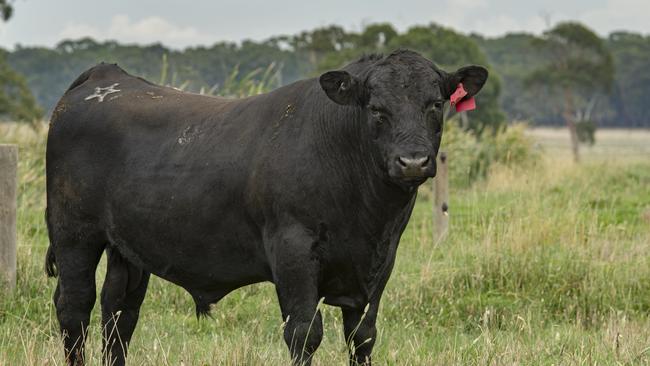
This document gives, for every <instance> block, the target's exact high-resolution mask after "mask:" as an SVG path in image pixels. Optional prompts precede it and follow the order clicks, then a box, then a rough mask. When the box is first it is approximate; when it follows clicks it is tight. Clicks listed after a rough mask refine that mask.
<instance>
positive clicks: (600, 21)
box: [578, 0, 650, 35]
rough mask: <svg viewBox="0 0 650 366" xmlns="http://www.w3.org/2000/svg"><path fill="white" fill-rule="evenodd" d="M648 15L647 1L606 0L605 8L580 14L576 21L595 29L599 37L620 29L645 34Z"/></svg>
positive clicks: (649, 8)
mask: <svg viewBox="0 0 650 366" xmlns="http://www.w3.org/2000/svg"><path fill="white" fill-rule="evenodd" d="M648 14H650V1H648V0H608V1H607V3H606V5H605V6H603V7H599V8H592V9H589V10H587V11H585V12H584V13H583V14H580V15H579V16H578V20H580V21H582V22H584V23H585V24H586V25H587V26H589V27H591V28H593V29H596V30H597V31H598V33H600V34H601V35H605V34H606V33H609V32H612V31H616V30H621V29H630V30H636V31H641V32H644V33H647V32H649V31H650V22H648Z"/></svg>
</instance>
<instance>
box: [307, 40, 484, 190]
mask: <svg viewBox="0 0 650 366" xmlns="http://www.w3.org/2000/svg"><path fill="white" fill-rule="evenodd" d="M487 76H488V72H487V70H486V69H485V68H483V67H481V66H466V67H463V68H460V69H458V70H457V71H455V72H453V73H447V72H444V71H442V70H440V69H438V68H437V67H436V66H435V65H434V64H433V63H432V62H431V61H429V60H427V59H425V58H424V57H422V56H421V55H419V54H418V53H416V52H413V51H406V50H401V51H396V52H394V53H392V54H391V55H389V56H387V57H384V58H382V59H380V60H377V61H376V62H375V63H373V64H372V65H371V66H369V67H368V68H366V69H364V71H363V72H360V73H357V74H355V73H354V72H352V73H351V72H348V71H346V70H345V69H344V70H337V71H329V72H326V73H325V74H323V75H321V77H320V84H321V86H322V88H323V90H324V91H325V93H327V96H328V97H329V98H330V99H331V100H333V101H334V102H336V103H338V104H341V105H356V106H358V107H360V108H362V109H363V114H364V116H365V118H366V119H367V121H368V124H369V126H370V129H369V130H370V131H373V132H372V136H369V137H368V138H369V139H373V141H374V144H375V146H376V149H375V150H376V153H377V154H378V157H379V160H380V161H381V162H382V165H383V169H385V171H386V173H387V175H388V177H389V178H390V179H391V180H392V181H394V182H395V183H397V184H399V185H400V186H403V187H413V186H417V185H419V184H421V183H423V182H424V181H425V180H426V179H427V178H428V177H434V176H435V175H436V155H437V154H438V149H439V148H440V138H441V137H442V129H443V107H444V103H445V101H448V100H449V99H450V97H451V96H452V94H453V93H454V92H455V91H456V90H457V88H458V85H459V84H460V83H462V85H463V87H464V89H465V91H466V92H467V95H466V96H465V97H464V98H471V97H473V96H474V95H475V94H476V93H478V92H479V90H480V89H481V88H482V87H483V84H485V81H486V79H487Z"/></svg>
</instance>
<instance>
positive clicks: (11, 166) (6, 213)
mask: <svg viewBox="0 0 650 366" xmlns="http://www.w3.org/2000/svg"><path fill="white" fill-rule="evenodd" d="M17 168H18V147H17V146H15V145H0V282H4V284H5V285H7V286H8V287H9V289H13V288H14V287H15V286H16V182H17V178H16V177H17Z"/></svg>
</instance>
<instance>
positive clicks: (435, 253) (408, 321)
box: [0, 124, 650, 365]
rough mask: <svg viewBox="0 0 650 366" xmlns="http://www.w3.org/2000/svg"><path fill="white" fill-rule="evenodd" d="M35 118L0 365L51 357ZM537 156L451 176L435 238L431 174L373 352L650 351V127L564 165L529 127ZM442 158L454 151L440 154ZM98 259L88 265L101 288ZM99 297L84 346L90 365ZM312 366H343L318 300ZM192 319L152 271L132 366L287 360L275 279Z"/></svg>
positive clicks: (614, 134) (601, 136) (477, 357)
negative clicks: (446, 210)
mask: <svg viewBox="0 0 650 366" xmlns="http://www.w3.org/2000/svg"><path fill="white" fill-rule="evenodd" d="M44 132H45V131H40V132H35V131H33V130H32V129H31V128H29V127H28V126H23V127H16V126H15V125H1V124H0V143H2V142H9V143H18V144H20V163H19V169H20V172H19V174H20V176H19V184H20V192H19V197H18V207H19V213H18V214H19V219H18V240H19V247H18V285H17V288H16V290H15V291H14V292H13V293H7V292H4V293H0V295H1V298H0V365H61V364H63V354H62V347H61V346H60V341H59V337H58V331H57V327H58V325H57V323H56V317H55V313H54V308H53V305H52V302H51V296H52V294H53V291H54V286H55V280H53V279H47V278H46V276H45V273H44V270H43V257H44V254H45V250H46V246H47V233H46V229H45V225H44V221H43V210H44V175H43V165H44V162H43V153H44V139H43V136H44ZM530 134H531V136H533V137H534V138H535V139H536V140H537V141H538V142H539V148H540V149H541V150H542V155H543V156H544V158H543V159H542V160H541V161H540V162H539V163H538V164H536V165H535V166H533V167H529V168H526V169H515V168H506V167H496V168H494V169H492V170H491V172H490V174H489V176H488V178H487V179H485V180H484V181H480V182H478V183H475V184H474V185H473V186H472V187H471V188H468V189H462V190H459V189H453V187H452V191H451V203H450V213H451V216H450V220H451V221H450V235H449V237H448V238H447V239H446V240H445V241H443V242H441V243H433V242H432V240H431V237H432V234H431V222H432V217H431V203H430V201H428V198H430V197H431V195H430V192H429V191H430V189H429V185H427V186H425V187H422V188H421V193H422V194H421V198H420V200H419V202H418V204H417V206H416V209H415V213H414V215H413V217H412V219H411V221H410V224H409V227H408V228H407V230H406V232H405V234H404V237H403V239H402V242H401V246H400V249H399V252H398V258H397V263H396V266H395V269H394V271H393V275H392V278H391V280H390V282H389V284H388V287H387V289H386V292H385V293H384V297H383V301H382V306H381V308H380V315H379V320H378V328H379V333H378V336H377V344H376V346H375V352H374V360H375V362H376V364H378V365H643V364H650V132H648V131H633V132H631V134H630V133H628V132H625V131H601V132H599V133H598V136H597V144H596V145H595V146H594V147H592V148H588V149H583V154H584V157H585V159H584V162H583V163H582V164H580V165H574V164H573V163H572V162H571V158H570V155H569V150H568V134H566V131H559V132H557V131H554V130H532V131H531V132H530ZM450 164H453V156H452V157H450ZM103 272H104V264H103V263H102V265H101V266H100V270H99V271H98V274H97V282H98V286H101V281H102V278H103ZM98 309H99V307H98V306H96V307H95V310H94V311H93V318H92V321H93V324H92V327H91V330H90V340H89V350H88V355H87V356H88V357H89V358H90V359H91V360H92V361H91V364H99V360H100V355H99V352H100V345H101V339H100V329H99V325H98V324H99V317H98ZM323 311H324V328H325V336H324V339H323V343H322V344H321V347H320V349H319V351H318V353H317V354H316V356H315V364H316V365H344V364H345V363H346V360H347V357H346V348H345V345H344V340H343V332H342V325H341V316H340V313H339V311H338V309H335V308H331V307H328V306H325V307H324V309H323ZM212 315H213V318H212V319H210V318H207V319H203V320H200V321H197V319H196V318H195V316H194V305H193V303H192V300H191V298H190V296H189V295H188V294H186V293H185V292H184V291H183V290H181V289H180V288H178V287H175V286H174V285H171V284H169V283H166V282H165V281H163V280H160V279H158V278H154V279H153V280H152V283H151V285H150V287H149V292H148V294H147V297H146V300H145V302H144V305H143V308H142V312H141V318H140V323H139V325H138V329H137V330H136V333H135V335H134V341H133V344H132V346H131V348H130V350H131V353H130V364H131V365H261V364H264V365H286V364H288V352H287V351H286V347H285V345H284V342H283V340H282V331H281V326H282V320H281V317H280V311H279V308H278V305H277V301H276V297H275V293H274V290H273V287H272V285H270V284H260V285H254V286H250V287H247V288H244V289H240V290H238V291H236V292H234V293H233V294H231V295H229V296H228V297H227V298H226V299H224V300H223V301H222V302H220V303H219V304H217V305H216V306H214V307H213V311H212Z"/></svg>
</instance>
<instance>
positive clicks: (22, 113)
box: [0, 0, 43, 121]
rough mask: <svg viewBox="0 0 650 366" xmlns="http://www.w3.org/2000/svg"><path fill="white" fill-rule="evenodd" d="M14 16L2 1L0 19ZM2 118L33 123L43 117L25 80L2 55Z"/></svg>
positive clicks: (5, 19)
mask: <svg viewBox="0 0 650 366" xmlns="http://www.w3.org/2000/svg"><path fill="white" fill-rule="evenodd" d="M12 14H13V7H12V6H11V2H10V1H6V0H0V18H1V19H2V20H3V21H7V20H9V18H11V16H12ZM0 116H2V117H3V118H6V119H13V120H26V121H32V120H36V119H39V118H41V117H42V116H43V111H42V110H41V109H40V108H39V106H38V104H37V103H36V100H35V99H34V96H33V95H32V93H31V91H30V90H29V88H28V87H27V83H26V81H25V78H24V77H23V76H22V75H20V74H19V73H17V72H16V71H14V70H13V69H12V68H11V67H10V66H9V64H8V63H7V59H6V52H4V51H2V53H0Z"/></svg>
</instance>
